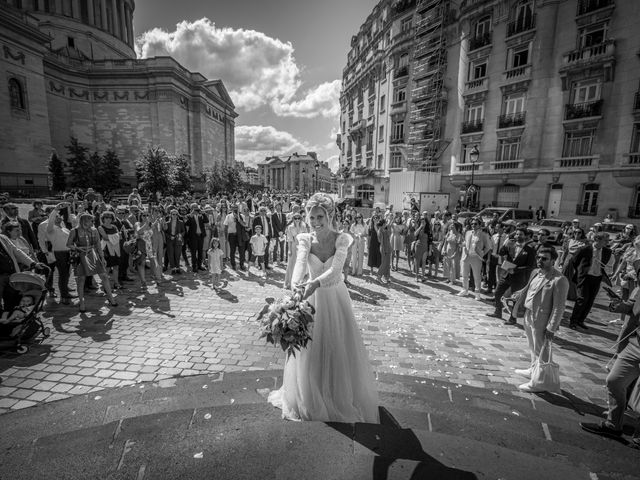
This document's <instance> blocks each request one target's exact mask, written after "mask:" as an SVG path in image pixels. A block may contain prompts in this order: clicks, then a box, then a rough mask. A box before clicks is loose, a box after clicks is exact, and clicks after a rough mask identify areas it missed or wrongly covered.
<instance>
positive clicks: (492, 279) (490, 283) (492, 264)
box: [487, 255, 499, 290]
mask: <svg viewBox="0 0 640 480" xmlns="http://www.w3.org/2000/svg"><path fill="white" fill-rule="evenodd" d="M498 259H499V257H496V256H494V255H489V262H488V264H487V268H488V269H489V271H488V272H487V288H490V289H491V290H493V289H494V288H496V285H498V281H497V269H498Z"/></svg>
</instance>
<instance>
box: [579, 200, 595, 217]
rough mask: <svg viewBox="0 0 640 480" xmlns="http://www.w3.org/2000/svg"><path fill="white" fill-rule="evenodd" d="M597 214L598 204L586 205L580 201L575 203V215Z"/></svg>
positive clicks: (593, 215)
mask: <svg viewBox="0 0 640 480" xmlns="http://www.w3.org/2000/svg"><path fill="white" fill-rule="evenodd" d="M597 214H598V205H591V206H590V207H589V206H586V205H583V204H581V203H579V204H578V205H576V215H589V216H592V217H595V216H596V215H597Z"/></svg>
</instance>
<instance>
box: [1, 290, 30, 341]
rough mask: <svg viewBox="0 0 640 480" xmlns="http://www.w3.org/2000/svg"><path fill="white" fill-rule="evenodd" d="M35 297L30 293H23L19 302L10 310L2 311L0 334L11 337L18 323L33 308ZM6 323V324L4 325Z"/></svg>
mask: <svg viewBox="0 0 640 480" xmlns="http://www.w3.org/2000/svg"><path fill="white" fill-rule="evenodd" d="M35 303H36V299H35V298H34V297H32V296H31V295H23V296H22V298H21V299H20V303H19V304H18V306H17V307H16V308H14V309H13V310H12V311H11V312H3V313H2V315H1V316H0V335H2V336H9V337H12V336H13V335H15V332H16V330H15V329H17V328H20V323H22V320H24V319H25V317H26V316H27V315H29V313H31V311H32V310H33V306H34V304H35ZM5 325H6V326H5Z"/></svg>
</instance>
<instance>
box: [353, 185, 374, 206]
mask: <svg viewBox="0 0 640 480" xmlns="http://www.w3.org/2000/svg"><path fill="white" fill-rule="evenodd" d="M374 197H375V189H374V188H373V185H370V184H368V183H363V184H362V185H358V186H357V188H356V198H359V199H361V200H362V202H363V206H364V203H367V204H369V205H373V199H374Z"/></svg>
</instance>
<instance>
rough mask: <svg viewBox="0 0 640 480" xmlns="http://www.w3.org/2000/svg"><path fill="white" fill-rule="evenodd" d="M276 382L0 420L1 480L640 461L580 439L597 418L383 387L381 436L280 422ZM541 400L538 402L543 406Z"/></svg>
mask: <svg viewBox="0 0 640 480" xmlns="http://www.w3.org/2000/svg"><path fill="white" fill-rule="evenodd" d="M281 374H282V372H281V371H254V372H237V373H231V374H224V376H223V375H222V374H219V375H218V374H216V375H200V376H194V377H181V378H173V379H169V380H164V381H160V382H156V383H147V384H137V385H134V386H131V387H123V388H117V389H110V390H104V391H100V392H97V393H92V394H89V395H83V396H77V397H71V398H69V399H65V400H61V401H58V402H52V403H48V404H44V405H41V406H38V407H33V408H28V409H25V410H19V411H16V412H12V413H7V414H5V415H2V416H0V432H2V435H0V479H2V480H5V479H16V480H18V479H30V480H33V479H56V480H57V479H103V478H104V479H135V480H144V479H174V478H175V479H200V478H214V479H236V478H238V479H240V478H247V479H258V478H259V479H272V478H273V479H371V478H373V479H410V478H411V479H422V478H425V479H427V478H428V479H457V478H460V479H467V478H468V479H474V478H479V479H484V478H486V479H536V480H539V479H556V478H557V479H563V480H572V479H584V480H593V479H601V480H602V479H619V480H622V479H624V480H626V479H629V480H630V479H637V478H639V472H640V453H639V452H637V451H635V450H632V449H631V448H629V447H628V446H625V445H624V444H623V443H622V442H616V441H611V440H606V439H601V438H599V437H597V436H594V435H589V434H587V433H585V432H583V431H582V430H581V429H580V427H579V425H578V422H579V421H599V420H600V418H601V414H602V409H601V408H600V407H598V406H596V405H593V404H586V403H584V402H581V401H580V400H579V399H575V398H567V397H560V396H553V395H549V396H548V397H545V398H541V397H539V396H535V395H525V396H516V395H513V394H511V393H509V392H503V391H497V390H493V391H492V390H484V389H479V388H474V387H468V386H461V385H456V384H450V383H444V382H436V381H433V380H430V379H426V378H416V377H406V376H399V375H379V377H378V389H379V391H380V403H381V404H382V405H383V408H381V417H382V418H381V424H380V425H372V424H355V425H354V424H338V423H322V422H287V421H283V420H282V419H281V418H280V412H279V411H278V410H277V409H275V408H273V407H272V406H271V405H269V404H268V403H267V402H266V399H265V397H266V395H267V393H268V392H269V391H270V390H271V389H274V388H276V387H277V386H278V385H279V383H280V382H281V377H280V376H281ZM547 400H548V401H547Z"/></svg>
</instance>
